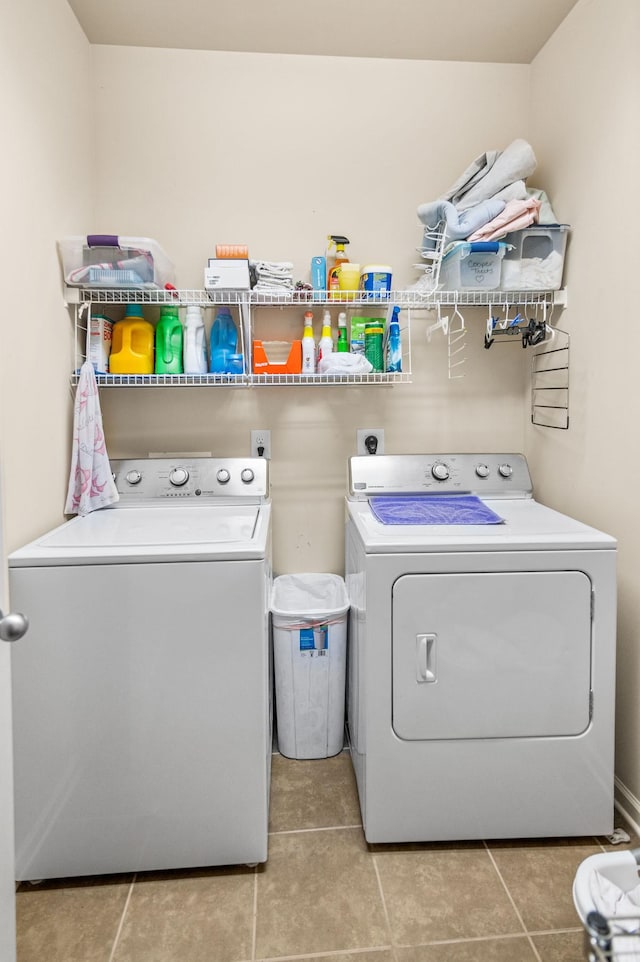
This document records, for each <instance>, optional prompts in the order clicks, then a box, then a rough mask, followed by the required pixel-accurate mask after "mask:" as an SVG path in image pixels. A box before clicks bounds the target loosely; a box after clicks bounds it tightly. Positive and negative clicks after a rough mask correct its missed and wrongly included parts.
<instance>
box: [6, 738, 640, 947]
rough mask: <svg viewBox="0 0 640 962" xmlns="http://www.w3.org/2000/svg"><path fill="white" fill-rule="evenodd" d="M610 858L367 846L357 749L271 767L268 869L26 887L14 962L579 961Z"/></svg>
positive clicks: (526, 849)
mask: <svg viewBox="0 0 640 962" xmlns="http://www.w3.org/2000/svg"><path fill="white" fill-rule="evenodd" d="M616 824H617V825H621V824H623V823H622V822H621V820H620V819H617V820H616ZM638 844H640V840H639V839H638V838H637V837H632V838H631V842H630V843H629V844H628V845H625V846H621V847H635V846H637V845H638ZM609 847H610V846H609V844H608V843H607V841H606V840H605V839H599V838H580V839H553V840H548V841H547V840H543V841H526V840H525V841H518V842H501V841H498V842H495V841H493V842H492V841H487V842H469V843H465V842H458V843H437V844H424V845H415V844H411V845H368V844H367V843H366V841H365V839H364V835H363V833H362V827H361V823H360V813H359V809H358V800H357V795H356V788H355V780H354V776H353V771H352V768H351V762H350V758H349V755H348V753H347V752H343V753H342V754H341V755H338V756H336V757H335V758H329V759H323V760H319V761H292V760H290V759H287V758H284V757H283V756H281V755H278V754H274V756H273V780H272V790H271V824H270V839H269V860H268V862H267V863H266V865H262V866H259V867H258V868H255V869H250V868H245V867H244V866H243V867H231V868H214V869H199V870H189V871H175V872H162V873H158V872H154V873H142V874H139V875H136V876H105V877H102V878H90V879H64V880H59V881H55V882H51V881H49V882H44V883H42V884H41V885H39V886H31V885H26V884H22V885H21V886H20V887H19V890H18V894H17V904H18V962H45V960H46V962H253V960H256V962H257V960H278V962H283V960H294V959H295V960H299V959H314V960H315V962H471V960H482V962H536V960H537V962H584V958H585V956H584V953H583V943H582V930H581V929H580V927H579V923H578V919H577V916H576V914H575V911H574V908H573V903H572V899H571V886H572V882H573V877H574V875H575V871H576V868H577V866H578V864H579V863H580V862H581V861H582V860H583V859H584V858H586V857H587V855H590V854H592V853H594V852H599V851H602V850H603V849H604V848H609Z"/></svg>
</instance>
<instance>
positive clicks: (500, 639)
mask: <svg viewBox="0 0 640 962" xmlns="http://www.w3.org/2000/svg"><path fill="white" fill-rule="evenodd" d="M615 564H616V542H615V540H614V539H613V538H612V537H610V536H609V535H607V534H604V533H602V532H600V531H597V530H595V529H594V528H591V527H588V526H587V525H584V524H581V523H580V522H578V521H576V520H574V519H573V518H570V517H567V516H566V515H563V514H560V513H558V512H557V511H553V510H551V509H549V508H547V507H545V506H543V505H541V504H539V503H537V502H536V501H535V500H534V499H533V489H532V485H531V479H530V475H529V470H528V467H527V463H526V461H525V458H524V457H523V456H521V455H518V454H482V455H471V454H453V455H401V456H375V457H372V456H368V457H356V458H352V459H351V460H350V470H349V494H348V498H347V503H346V580H347V587H348V591H349V596H350V601H351V606H352V607H351V614H350V634H349V671H348V729H349V738H350V749H351V757H352V760H353V765H354V769H355V772H356V778H357V784H358V793H359V797H360V806H361V810H362V820H363V825H364V830H365V835H366V837H367V839H368V840H369V841H370V842H410V841H431V840H434V841H435V840H444V839H482V838H486V839H490V838H516V837H535V836H538V837H540V836H573V835H595V834H607V833H609V832H611V831H612V827H613V751H614V686H615V646H616V633H615V632H616V574H615Z"/></svg>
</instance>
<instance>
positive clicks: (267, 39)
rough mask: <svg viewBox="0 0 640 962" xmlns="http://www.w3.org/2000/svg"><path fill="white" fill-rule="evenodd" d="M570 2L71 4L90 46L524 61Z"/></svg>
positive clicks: (101, 0) (93, 0) (185, 0)
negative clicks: (108, 45) (107, 45)
mask: <svg viewBox="0 0 640 962" xmlns="http://www.w3.org/2000/svg"><path fill="white" fill-rule="evenodd" d="M576 2H577V0H320V2H316V0H271V2H270V3H266V2H265V0H106V2H105V0H69V4H70V6H71V7H72V9H73V11H74V12H75V14H76V17H77V18H78V20H79V22H80V25H81V26H82V28H83V30H84V32H85V33H86V35H87V37H88V39H89V40H90V42H91V43H94V44H116V45H123V46H134V47H174V48H182V49H191V50H233V51H246V52H251V53H276V54H278V53H280V54H310V55H319V56H338V57H384V58H388V59H389V58H391V59H401V60H405V59H406V60H462V61H471V62H473V61H476V62H483V63H531V61H532V60H533V58H534V57H535V56H536V54H537V53H538V51H539V50H540V49H541V48H542V47H543V46H544V44H545V43H546V41H547V40H548V39H549V37H550V36H551V34H552V33H553V32H554V31H555V29H556V27H557V26H558V25H559V24H560V23H561V22H562V20H564V18H565V17H566V15H567V14H568V13H569V11H570V10H571V8H572V7H574V6H575V4H576Z"/></svg>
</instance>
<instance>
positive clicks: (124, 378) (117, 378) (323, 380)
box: [71, 371, 411, 388]
mask: <svg viewBox="0 0 640 962" xmlns="http://www.w3.org/2000/svg"><path fill="white" fill-rule="evenodd" d="M79 378H80V375H79V373H78V372H77V371H76V372H75V373H74V374H73V375H72V378H71V383H72V384H73V385H76V384H77V383H78V380H79ZM96 381H97V384H98V387H145V388H149V387H232V388H233V387H242V388H246V387H252V386H260V385H262V386H265V385H269V386H287V385H290V386H291V385H293V386H296V387H314V386H319V385H327V384H328V385H332V386H334V387H335V386H336V385H364V384H379V385H384V384H389V385H390V384H409V383H410V382H411V375H410V374H409V373H404V372H403V373H397V374H396V373H394V374H383V373H372V374H96Z"/></svg>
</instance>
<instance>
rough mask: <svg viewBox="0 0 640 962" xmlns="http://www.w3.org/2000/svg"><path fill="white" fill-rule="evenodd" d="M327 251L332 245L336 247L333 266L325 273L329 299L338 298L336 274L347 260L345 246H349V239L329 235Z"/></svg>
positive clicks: (338, 235) (339, 235)
mask: <svg viewBox="0 0 640 962" xmlns="http://www.w3.org/2000/svg"><path fill="white" fill-rule="evenodd" d="M328 239H329V250H331V247H332V245H333V244H335V247H336V254H335V258H334V261H333V264H332V265H331V267H330V268H329V269H328V271H327V290H328V291H329V297H330V298H339V297H340V282H339V280H338V274H337V272H336V270H337V268H338V267H339V266H340V264H344V262H345V261H348V260H349V258H348V257H347V255H346V252H345V249H344V248H345V244H349V243H350V241H349V238H348V237H343V236H342V235H341V234H329V238H328Z"/></svg>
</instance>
